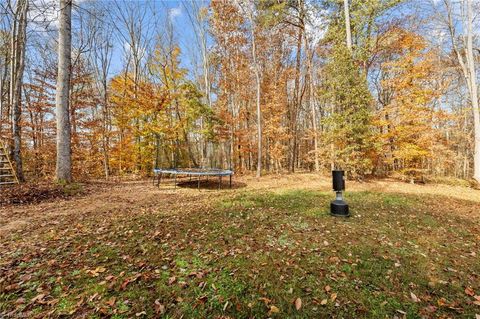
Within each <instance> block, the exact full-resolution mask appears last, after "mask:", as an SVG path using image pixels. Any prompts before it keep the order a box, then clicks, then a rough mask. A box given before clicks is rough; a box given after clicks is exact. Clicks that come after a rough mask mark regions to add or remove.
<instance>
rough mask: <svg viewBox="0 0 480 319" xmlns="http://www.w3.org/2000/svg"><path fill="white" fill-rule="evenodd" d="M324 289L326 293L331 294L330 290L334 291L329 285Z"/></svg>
mask: <svg viewBox="0 0 480 319" xmlns="http://www.w3.org/2000/svg"><path fill="white" fill-rule="evenodd" d="M324 289H325V291H326V292H329V291H330V289H332V288H330V286H329V285H326V286H325V288H324Z"/></svg>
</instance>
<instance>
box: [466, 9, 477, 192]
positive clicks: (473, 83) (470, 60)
mask: <svg viewBox="0 0 480 319" xmlns="http://www.w3.org/2000/svg"><path fill="white" fill-rule="evenodd" d="M472 20H473V13H472V0H467V54H466V56H467V65H468V70H469V74H468V75H469V77H470V79H469V80H470V91H471V92H470V93H471V94H470V98H471V100H472V111H473V125H474V139H475V143H474V145H475V146H474V155H473V178H474V179H475V180H476V181H477V182H478V183H480V113H479V108H478V87H477V73H476V72H475V61H474V57H473V30H472Z"/></svg>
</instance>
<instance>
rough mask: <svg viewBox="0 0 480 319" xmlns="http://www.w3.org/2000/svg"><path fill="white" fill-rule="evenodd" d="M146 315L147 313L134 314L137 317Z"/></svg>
mask: <svg viewBox="0 0 480 319" xmlns="http://www.w3.org/2000/svg"><path fill="white" fill-rule="evenodd" d="M146 315H147V313H146V312H145V311H142V312H137V313H136V314H135V316H137V317H140V316H146Z"/></svg>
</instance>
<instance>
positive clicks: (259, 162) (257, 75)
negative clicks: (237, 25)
mask: <svg viewBox="0 0 480 319" xmlns="http://www.w3.org/2000/svg"><path fill="white" fill-rule="evenodd" d="M251 23H253V19H251ZM252 56H253V68H254V72H255V81H256V91H257V99H256V104H257V154H258V157H257V177H260V176H261V175H262V113H261V112H262V110H261V109H260V94H261V88H260V84H261V83H260V70H259V66H258V63H257V43H256V39H255V30H254V27H253V26H252Z"/></svg>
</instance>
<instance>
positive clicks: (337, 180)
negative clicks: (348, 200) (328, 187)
mask: <svg viewBox="0 0 480 319" xmlns="http://www.w3.org/2000/svg"><path fill="white" fill-rule="evenodd" d="M344 175H345V173H344V171H340V170H335V171H332V180H333V190H334V191H336V192H340V191H343V190H345V179H344Z"/></svg>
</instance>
